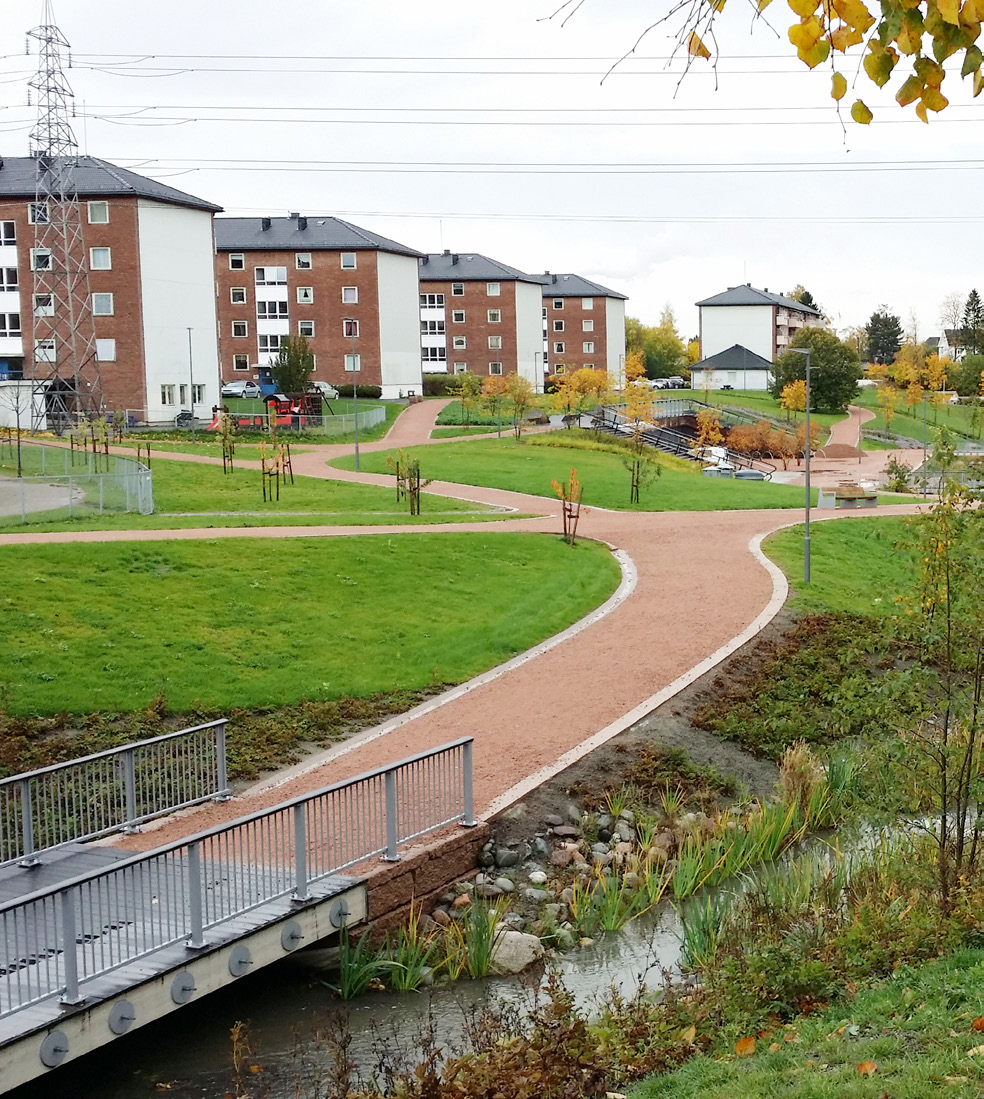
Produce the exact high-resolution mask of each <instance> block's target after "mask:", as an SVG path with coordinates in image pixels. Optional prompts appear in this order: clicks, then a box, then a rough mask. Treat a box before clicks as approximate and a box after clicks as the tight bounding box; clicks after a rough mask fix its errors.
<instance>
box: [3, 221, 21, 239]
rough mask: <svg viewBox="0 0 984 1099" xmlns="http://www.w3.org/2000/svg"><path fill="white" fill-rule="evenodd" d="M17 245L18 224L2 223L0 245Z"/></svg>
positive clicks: (13, 222)
mask: <svg viewBox="0 0 984 1099" xmlns="http://www.w3.org/2000/svg"><path fill="white" fill-rule="evenodd" d="M16 243H17V222H16V221H0V244H16Z"/></svg>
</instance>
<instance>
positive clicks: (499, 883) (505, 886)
mask: <svg viewBox="0 0 984 1099" xmlns="http://www.w3.org/2000/svg"><path fill="white" fill-rule="evenodd" d="M804 438H805V436H804ZM495 887H496V889H499V890H501V891H502V892H503V893H511V892H512V891H513V890H514V889H515V888H516V886H515V885H513V883H512V880H511V879H509V878H505V877H503V878H496V879H495Z"/></svg>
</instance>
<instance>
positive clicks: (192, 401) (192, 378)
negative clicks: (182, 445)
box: [188, 328, 195, 445]
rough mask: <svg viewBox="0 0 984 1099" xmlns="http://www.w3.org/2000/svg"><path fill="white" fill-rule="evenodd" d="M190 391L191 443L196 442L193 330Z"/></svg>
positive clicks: (189, 336)
mask: <svg viewBox="0 0 984 1099" xmlns="http://www.w3.org/2000/svg"><path fill="white" fill-rule="evenodd" d="M188 390H189V394H188V395H189V398H190V400H191V406H190V407H191V442H192V445H194V442H195V360H194V358H193V357H192V353H191V329H190V328H189V329H188Z"/></svg>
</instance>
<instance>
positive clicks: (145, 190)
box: [0, 156, 220, 421]
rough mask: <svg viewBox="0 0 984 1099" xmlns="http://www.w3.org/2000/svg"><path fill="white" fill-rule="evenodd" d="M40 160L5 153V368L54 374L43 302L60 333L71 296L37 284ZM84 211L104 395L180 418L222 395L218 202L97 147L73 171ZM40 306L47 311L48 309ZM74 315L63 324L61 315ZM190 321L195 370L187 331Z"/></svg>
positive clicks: (121, 405) (119, 404) (1, 293)
mask: <svg viewBox="0 0 984 1099" xmlns="http://www.w3.org/2000/svg"><path fill="white" fill-rule="evenodd" d="M36 173H37V161H36V160H35V159H34V158H33V157H6V158H4V159H2V160H0V373H2V374H4V375H5V376H6V377H18V376H20V375H21V373H23V376H24V377H25V378H33V377H36V378H38V379H41V378H44V377H45V376H46V375H48V374H50V372H51V367H50V363H51V362H52V361H53V359H52V355H53V348H51V347H50V346H46V347H39V348H35V347H34V345H33V342H32V314H33V311H34V310H42V309H43V310H46V311H48V310H50V311H53V312H46V313H45V314H44V316H46V317H51V316H54V318H55V323H54V326H53V327H54V331H55V336H54V339H55V340H58V339H61V338H64V337H63V336H61V335H60V333H61V332H62V331H65V332H66V333H67V331H68V328H67V326H68V323H69V318H68V310H67V309H66V308H65V304H64V303H59V302H58V301H52V300H50V299H51V298H52V295H51V294H39V293H36V292H35V291H36V286H35V281H36V277H37V273H38V272H39V271H41V270H42V265H44V266H45V267H46V268H48V269H50V267H49V266H48V265H50V266H51V267H53V266H54V265H57V264H58V263H59V262H60V261H59V257H58V256H57V255H54V254H51V253H48V254H38V252H37V250H36V249H35V221H36V219H38V218H41V217H45V218H46V217H48V216H50V215H49V212H48V211H47V210H39V209H36V207H35V186H36ZM72 179H73V183H74V186H75V188H76V190H77V194H78V197H79V203H80V208H81V212H82V226H81V229H82V238H83V244H84V248H85V256H86V257H87V259H88V264H89V274H88V278H89V292H90V294H91V307H92V314H93V323H94V328H95V337H96V357H97V360H98V372H99V377H100V380H101V387H102V402H103V404H104V406H105V407H106V408H107V409H109V410H115V409H120V410H122V409H132V410H135V412H136V413H137V415H138V416H139V417H140V418H141V419H143V418H146V419H148V420H152V421H167V420H172V419H173V418H174V416H175V415H176V413H177V412H179V411H180V410H181V409H182V408H188V407H189V404H190V398H191V396H192V393H191V388H190V387H191V385H192V384H194V387H195V393H194V400H195V404H196V405H197V406H201V407H203V408H204V407H205V406H210V405H211V404H213V403H215V402H216V401H217V400H218V395H219V391H218V382H219V372H218V348H217V344H216V338H215V295H214V290H213V285H214V276H213V240H212V217H213V214H214V213H215V212H217V211H218V210H219V209H220V207H218V206H215V205H213V204H212V203H210V202H206V201H204V200H203V199H199V198H195V197H194V196H193V195H188V194H185V193H184V192H182V191H178V190H176V189H175V188H173V187H168V186H166V185H164V184H162V183H157V182H156V181H154V180H151V179H146V178H145V177H143V176H140V175H138V174H137V173H135V172H131V171H128V170H127V169H125V168H118V167H116V166H115V165H113V164H110V163H108V162H107V161H105V160H99V159H97V158H95V157H91V156H83V157H79V158H77V161H76V164H75V167H74V169H73V175H72ZM38 315H39V316H41V315H42V314H38ZM63 316H64V325H65V328H64V329H62V328H61V327H60V325H61V319H62V317H63ZM189 328H190V329H191V330H192V341H193V342H192V347H193V355H192V359H193V378H194V381H193V382H192V380H191V378H192V372H191V370H190V366H189V353H188V329H189Z"/></svg>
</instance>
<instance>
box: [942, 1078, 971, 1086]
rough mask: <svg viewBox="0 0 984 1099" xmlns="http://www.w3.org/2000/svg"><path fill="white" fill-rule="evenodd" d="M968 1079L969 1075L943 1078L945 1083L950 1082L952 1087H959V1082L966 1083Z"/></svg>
mask: <svg viewBox="0 0 984 1099" xmlns="http://www.w3.org/2000/svg"><path fill="white" fill-rule="evenodd" d="M969 1079H970V1077H969V1076H944V1077H943V1080H944V1082H945V1083H947V1084H951V1085H952V1086H953V1087H959V1086H960V1084H966V1083H967V1081H968V1080H969Z"/></svg>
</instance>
